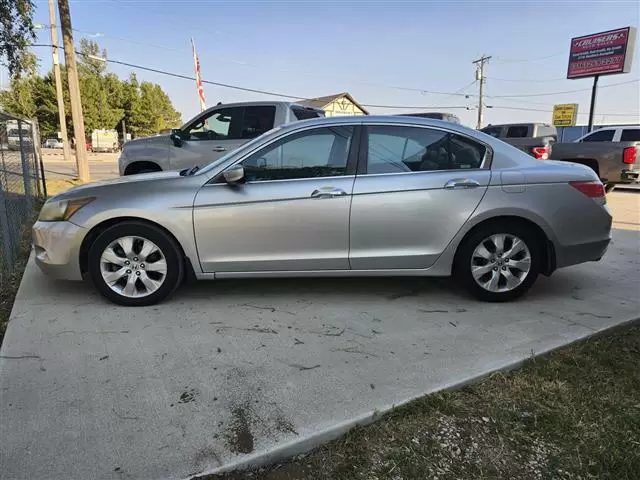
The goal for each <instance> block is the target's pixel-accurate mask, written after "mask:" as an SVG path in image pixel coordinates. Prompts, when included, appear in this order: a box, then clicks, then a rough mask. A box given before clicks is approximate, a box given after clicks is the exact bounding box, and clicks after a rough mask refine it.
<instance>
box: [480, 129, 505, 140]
mask: <svg viewBox="0 0 640 480" xmlns="http://www.w3.org/2000/svg"><path fill="white" fill-rule="evenodd" d="M501 130H502V129H501V128H500V127H485V128H483V129H482V130H480V131H481V132H482V133H486V134H487V135H491V136H492V137H494V138H500V133H502V132H501Z"/></svg>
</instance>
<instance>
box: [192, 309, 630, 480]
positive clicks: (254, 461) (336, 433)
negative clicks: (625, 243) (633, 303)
mask: <svg viewBox="0 0 640 480" xmlns="http://www.w3.org/2000/svg"><path fill="white" fill-rule="evenodd" d="M636 325H640V317H632V318H630V319H627V320H625V321H623V322H621V323H618V324H616V325H612V326H609V327H605V328H603V329H601V330H597V331H594V332H591V333H589V334H587V335H585V336H583V337H580V338H577V339H575V340H573V341H571V342H569V343H566V344H564V345H559V346H556V347H552V348H548V349H543V350H540V351H539V352H535V353H533V354H532V356H530V357H527V358H524V359H522V360H518V361H516V362H509V363H505V364H504V365H501V366H499V367H497V368H495V369H493V370H490V371H488V372H486V373H482V374H480V375H476V376H472V377H469V378H467V379H465V380H462V381H461V382H457V383H453V384H450V385H440V386H438V387H435V388H433V389H431V390H428V391H426V392H424V393H421V394H420V395H416V396H413V397H410V398H408V399H407V400H405V401H403V402H401V403H397V404H393V405H386V406H384V407H381V408H380V409H376V410H373V411H372V412H367V413H365V414H363V415H361V416H359V417H356V418H353V419H351V420H347V421H346V422H342V423H339V424H337V425H334V426H332V427H330V428H327V429H325V430H322V431H320V432H318V433H315V434H313V435H310V436H307V437H305V438H302V439H297V440H293V441H291V442H288V443H286V444H284V445H281V446H278V447H277V448H274V449H272V450H270V451H266V452H260V453H257V454H255V455H249V456H247V457H244V458H242V459H241V460H238V461H236V462H233V463H230V464H228V465H225V466H223V467H218V468H214V469H212V470H209V471H206V472H200V473H197V474H195V475H191V476H189V477H187V478H188V479H191V480H196V479H198V478H202V479H204V478H206V477H207V476H208V475H213V474H220V473H225V472H230V471H233V470H247V469H250V468H258V467H263V466H266V465H270V464H273V463H276V462H278V461H282V460H286V459H290V458H292V457H294V456H296V455H300V454H303V453H306V452H309V451H310V450H312V449H314V448H316V447H318V446H320V445H322V444H324V443H327V442H330V441H331V440H335V439H336V438H338V437H341V436H342V435H344V434H345V433H347V432H348V431H349V430H351V429H353V428H354V427H358V426H365V425H369V424H371V423H373V422H375V421H376V420H378V419H379V418H380V417H381V416H382V415H384V414H385V413H388V412H390V411H392V410H394V409H396V408H398V407H402V406H403V405H406V404H408V403H410V402H413V401H414V400H417V399H419V398H422V397H424V396H425V395H431V394H433V393H438V392H445V391H451V390H459V389H461V388H464V387H466V386H468V385H471V384H473V383H476V382H478V381H480V380H482V379H484V378H486V377H488V376H490V375H492V374H494V373H497V372H508V371H510V370H514V369H517V368H519V367H521V366H522V365H524V364H525V363H526V362H527V361H528V360H530V359H531V358H535V357H539V356H541V355H545V354H547V353H551V352H553V351H555V350H558V349H560V348H565V347H568V346H570V345H575V344H577V343H581V342H584V341H586V340H591V339H594V338H599V337H602V336H605V335H609V334H611V333H613V332H616V331H618V330H624V329H626V328H630V327H633V326H636Z"/></svg>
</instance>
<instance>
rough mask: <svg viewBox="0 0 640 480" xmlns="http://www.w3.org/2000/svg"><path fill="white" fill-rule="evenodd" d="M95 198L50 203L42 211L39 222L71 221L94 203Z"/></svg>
mask: <svg viewBox="0 0 640 480" xmlns="http://www.w3.org/2000/svg"><path fill="white" fill-rule="evenodd" d="M94 200H95V198H93V197H83V198H73V199H71V200H55V201H48V202H46V203H45V204H44V206H43V207H42V210H40V215H39V216H38V220H39V221H41V222H61V221H65V220H69V219H70V218H71V217H72V216H73V214H74V213H76V212H77V211H78V210H80V209H81V208H82V207H84V206H85V205H87V204H89V203H91V202H93V201H94Z"/></svg>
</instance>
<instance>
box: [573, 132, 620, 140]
mask: <svg viewBox="0 0 640 480" xmlns="http://www.w3.org/2000/svg"><path fill="white" fill-rule="evenodd" d="M614 133H615V130H598V131H596V132H593V133H592V134H591V135H587V136H586V137H584V138H583V139H582V140H581V141H582V142H610V141H612V140H613V134H614Z"/></svg>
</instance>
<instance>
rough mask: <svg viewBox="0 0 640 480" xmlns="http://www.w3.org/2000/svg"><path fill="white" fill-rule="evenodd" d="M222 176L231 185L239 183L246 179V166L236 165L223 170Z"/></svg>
mask: <svg viewBox="0 0 640 480" xmlns="http://www.w3.org/2000/svg"><path fill="white" fill-rule="evenodd" d="M222 178H224V181H225V182H227V183H228V184H229V185H237V184H238V183H241V182H242V181H243V180H244V167H243V166H242V165H234V166H233V167H231V168H229V169H228V170H225V171H224V172H222Z"/></svg>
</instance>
